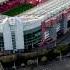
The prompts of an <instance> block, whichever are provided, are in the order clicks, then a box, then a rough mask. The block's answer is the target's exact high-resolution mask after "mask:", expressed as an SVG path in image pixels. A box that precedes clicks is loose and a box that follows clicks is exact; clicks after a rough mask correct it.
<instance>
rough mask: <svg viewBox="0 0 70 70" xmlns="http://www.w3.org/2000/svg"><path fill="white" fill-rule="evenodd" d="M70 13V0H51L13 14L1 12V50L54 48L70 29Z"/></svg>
mask: <svg viewBox="0 0 70 70" xmlns="http://www.w3.org/2000/svg"><path fill="white" fill-rule="evenodd" d="M54 3H55V4H54ZM69 15H70V1H69V0H61V1H57V0H52V1H47V2H45V3H42V4H40V5H38V6H36V7H34V8H32V9H31V10H29V11H27V12H25V13H21V14H19V15H16V16H13V17H9V16H5V15H0V51H13V50H14V51H24V50H25V49H29V50H30V49H32V48H36V47H40V48H42V47H43V48H44V47H46V48H47V47H48V48H50V47H51V45H50V43H52V42H54V41H56V39H57V37H58V36H59V35H60V34H65V33H66V32H67V31H68V29H69V27H70V25H69V24H70V22H69V21H70V16H69Z"/></svg>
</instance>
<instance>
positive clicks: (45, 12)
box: [0, 0, 70, 22]
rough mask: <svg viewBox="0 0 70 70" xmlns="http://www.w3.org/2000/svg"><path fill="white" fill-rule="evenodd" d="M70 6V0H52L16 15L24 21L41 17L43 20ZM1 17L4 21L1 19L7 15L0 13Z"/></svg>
mask: <svg viewBox="0 0 70 70" xmlns="http://www.w3.org/2000/svg"><path fill="white" fill-rule="evenodd" d="M69 7H70V0H52V1H48V2H45V3H43V4H41V5H38V6H37V7H35V8H33V9H31V10H29V11H27V12H25V13H22V14H20V15H17V16H16V17H18V18H19V17H20V18H22V19H25V20H24V21H27V22H28V21H31V20H37V19H40V20H41V21H42V20H45V19H48V18H50V17H53V16H55V15H57V14H59V13H60V12H62V11H63V10H66V9H67V8H69ZM0 17H1V18H0V21H2V20H1V19H3V18H5V17H6V16H3V15H0ZM13 18H14V17H13Z"/></svg>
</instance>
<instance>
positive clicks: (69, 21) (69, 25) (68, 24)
mask: <svg viewBox="0 0 70 70" xmlns="http://www.w3.org/2000/svg"><path fill="white" fill-rule="evenodd" d="M67 28H70V20H68V22H67Z"/></svg>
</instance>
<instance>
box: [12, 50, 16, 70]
mask: <svg viewBox="0 0 70 70" xmlns="http://www.w3.org/2000/svg"><path fill="white" fill-rule="evenodd" d="M15 51H16V49H14V50H13V54H15ZM13 59H14V56H13ZM13 68H14V70H16V65H15V61H14V66H13Z"/></svg>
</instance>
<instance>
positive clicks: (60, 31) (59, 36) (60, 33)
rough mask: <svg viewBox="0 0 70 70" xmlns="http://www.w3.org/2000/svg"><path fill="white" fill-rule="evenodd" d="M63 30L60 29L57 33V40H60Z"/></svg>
mask: <svg viewBox="0 0 70 70" xmlns="http://www.w3.org/2000/svg"><path fill="white" fill-rule="evenodd" d="M63 32H64V30H63V29H61V30H59V31H58V32H57V39H59V38H61V37H62V36H63V35H64V34H63Z"/></svg>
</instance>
